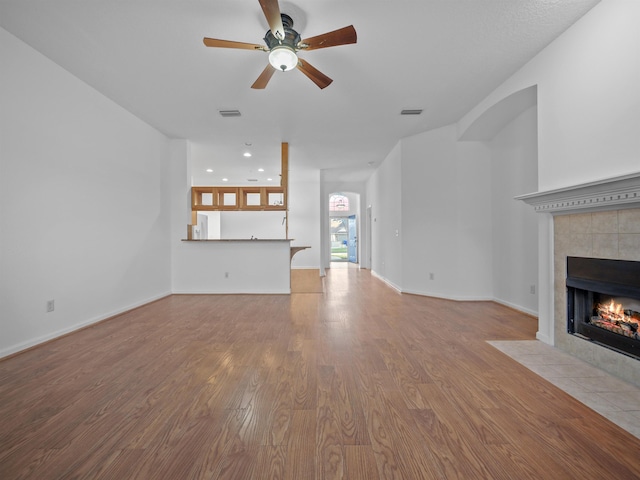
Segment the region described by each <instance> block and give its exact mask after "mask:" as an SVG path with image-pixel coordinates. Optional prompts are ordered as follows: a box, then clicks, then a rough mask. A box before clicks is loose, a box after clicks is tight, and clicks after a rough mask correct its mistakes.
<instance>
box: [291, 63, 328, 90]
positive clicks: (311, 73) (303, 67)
mask: <svg viewBox="0 0 640 480" xmlns="http://www.w3.org/2000/svg"><path fill="white" fill-rule="evenodd" d="M297 68H298V70H300V71H301V72H302V73H304V74H305V75H306V76H307V77H309V78H310V79H311V81H312V82H313V83H315V84H316V85H317V86H319V87H320V88H325V87H328V86H329V85H331V82H333V80H332V79H331V78H329V77H327V76H326V75H325V74H324V73H322V72H321V71H320V70H318V69H317V68H315V67H314V66H313V65H311V64H310V63H309V62H307V61H306V60H302V59H301V58H298V67H297Z"/></svg>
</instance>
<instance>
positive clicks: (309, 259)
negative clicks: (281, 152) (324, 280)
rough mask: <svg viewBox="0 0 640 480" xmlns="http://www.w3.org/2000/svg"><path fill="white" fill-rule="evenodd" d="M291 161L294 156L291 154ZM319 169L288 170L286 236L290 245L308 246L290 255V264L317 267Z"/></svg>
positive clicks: (319, 240)
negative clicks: (287, 230) (291, 256)
mask: <svg viewBox="0 0 640 480" xmlns="http://www.w3.org/2000/svg"><path fill="white" fill-rule="evenodd" d="M290 162H291V163H294V162H295V158H294V157H291V158H290ZM320 211H321V208H320V171H319V170H315V171H313V172H299V171H298V170H297V169H295V167H294V168H292V169H291V171H290V173H289V238H292V239H293V241H292V242H291V245H292V246H309V247H311V248H309V249H306V250H302V251H300V252H298V253H296V255H295V256H294V257H293V260H292V261H291V268H318V269H319V268H320V257H321V243H322V242H321V239H320V235H321V233H320V232H321V220H320Z"/></svg>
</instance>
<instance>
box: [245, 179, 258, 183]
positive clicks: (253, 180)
mask: <svg viewBox="0 0 640 480" xmlns="http://www.w3.org/2000/svg"><path fill="white" fill-rule="evenodd" d="M257 181H258V179H257V178H247V182H257Z"/></svg>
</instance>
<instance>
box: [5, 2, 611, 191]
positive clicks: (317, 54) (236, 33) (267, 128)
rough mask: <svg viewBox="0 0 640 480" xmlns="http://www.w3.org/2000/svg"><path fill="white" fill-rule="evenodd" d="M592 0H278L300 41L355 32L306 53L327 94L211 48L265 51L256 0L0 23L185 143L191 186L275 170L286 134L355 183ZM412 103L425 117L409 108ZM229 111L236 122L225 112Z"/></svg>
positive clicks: (308, 164) (91, 11) (496, 79)
mask: <svg viewBox="0 0 640 480" xmlns="http://www.w3.org/2000/svg"><path fill="white" fill-rule="evenodd" d="M596 3H598V0H395V1H389V0H384V1H383V0H349V1H346V0H297V1H295V2H289V1H281V2H280V10H281V11H282V12H283V13H287V14H289V15H290V16H291V17H292V18H293V20H294V22H295V25H294V28H295V29H296V30H297V31H298V32H300V33H301V35H302V37H303V38H304V37H311V36H315V35H318V34H321V33H324V32H327V31H331V30H335V29H337V28H341V27H344V26H347V25H351V24H353V25H354V26H355V28H356V31H357V33H358V43H357V44H355V45H344V46H340V47H334V48H327V49H323V50H315V51H310V52H302V53H301V54H300V56H301V57H303V58H304V59H305V60H307V61H309V62H310V63H311V64H312V65H313V66H314V67H316V68H317V69H319V70H320V71H322V72H323V73H325V74H326V75H328V76H329V77H331V78H332V79H333V80H334V81H333V83H332V84H331V85H330V86H329V87H327V88H326V89H324V90H320V89H319V88H318V87H316V86H315V85H314V84H313V83H312V82H311V81H310V80H309V79H307V78H306V77H305V76H304V75H303V74H302V73H301V72H299V71H292V72H286V73H280V72H276V73H275V74H274V76H273V78H272V79H271V82H270V83H269V85H268V86H267V88H266V89H265V90H252V89H251V88H250V86H251V84H252V83H253V81H254V80H255V79H256V78H257V76H258V75H259V74H260V72H261V71H262V69H263V68H264V67H265V65H266V64H267V54H266V53H264V52H253V51H248V50H231V49H219V48H207V47H205V46H204V45H203V43H202V38H203V37H205V36H207V37H214V38H221V39H226V40H235V41H241V42H249V43H260V44H261V43H262V38H263V37H264V34H265V32H266V31H267V29H268V27H267V23H266V21H265V19H264V17H263V14H262V10H261V8H260V5H259V3H258V0H228V1H217V0H206V1H205V0H129V1H126V2H125V1H116V0H83V1H81V0H55V1H51V0H0V26H2V27H3V28H4V29H6V30H8V31H9V32H10V33H12V34H14V35H15V36H17V37H18V38H20V39H21V40H23V41H24V42H26V43H27V44H29V45H31V46H32V47H33V48H35V49H36V50H38V51H40V52H41V53H43V54H44V55H46V56H47V57H49V58H50V59H51V60H53V61H54V62H56V63H57V64H59V65H61V66H62V67H63V68H65V69H66V70H68V71H69V72H71V73H72V74H74V75H75V76H77V77H79V78H80V79H82V80H83V81H85V82H86V83H88V84H89V85H91V86H93V87H94V88H96V89H97V90H99V91H100V92H102V93H103V94H104V95H106V96H107V97H109V98H111V99H112V100H114V101H115V102H117V103H118V104H120V105H121V106H123V107H124V108H126V109H127V110H129V111H131V112H132V113H133V114H135V115H137V116H138V117H139V118H141V119H143V120H144V121H146V122H147V123H149V124H150V125H152V126H154V127H156V128H157V129H158V130H160V131H161V132H163V133H165V134H166V135H168V136H170V137H173V138H187V139H189V140H191V141H192V142H193V157H194V164H193V169H192V172H193V175H194V178H195V179H196V181H198V182H205V183H211V184H215V183H218V182H219V179H220V178H221V177H222V176H226V177H229V179H230V183H231V184H242V183H244V181H245V180H246V178H248V177H254V178H255V177H259V176H260V175H264V178H266V175H272V173H271V172H272V171H273V169H277V167H278V166H279V160H280V143H281V142H289V144H290V162H291V172H292V175H294V176H295V175H298V176H302V175H305V173H306V171H308V170H310V169H314V168H320V169H323V170H326V171H325V173H324V175H325V178H328V179H347V180H361V179H363V178H366V176H367V175H368V174H369V173H370V172H371V171H372V169H373V168H375V165H377V164H379V163H380V162H381V161H382V160H383V159H384V158H385V156H386V155H387V154H388V153H389V151H390V150H391V148H392V147H393V146H394V145H395V143H396V142H397V141H398V140H399V139H400V138H402V137H405V136H408V135H412V134H415V133H418V132H421V131H426V130H430V129H433V128H437V127H440V126H443V125H447V124H450V123H453V122H455V121H457V120H459V119H460V118H461V117H462V116H463V115H464V114H465V113H466V112H468V111H469V110H470V109H471V108H472V107H473V106H475V105H476V104H477V103H478V102H479V101H480V100H482V99H483V98H484V97H485V96H486V95H487V94H488V93H490V92H491V91H492V90H493V89H494V88H495V87H496V86H498V85H499V84H500V83H502V82H503V81H504V80H505V79H506V78H507V77H508V76H510V75H511V74H512V73H513V72H515V71H516V70H517V69H518V68H520V67H521V66H522V65H523V64H525V63H526V62H527V61H528V60H530V59H531V58H532V57H533V56H534V55H536V54H537V53H538V52H539V51H540V50H541V49H543V48H544V47H545V46H546V45H548V44H549V43H550V42H551V41H553V39H555V38H556V37H557V36H558V35H560V34H561V33H562V32H563V31H564V30H566V29H567V28H568V27H569V26H570V25H572V24H573V23H574V22H575V21H576V20H577V19H579V18H580V17H581V16H582V15H584V14H585V13H586V12H587V11H588V10H589V9H591V8H592V7H593V6H594V5H595V4H596ZM43 81H46V79H43ZM404 108H421V109H424V112H423V114H422V115H420V116H408V117H405V116H400V111H401V110H402V109H404ZM225 109H238V110H240V111H241V113H242V116H241V117H239V118H222V117H221V116H220V115H219V114H218V111H219V110H225ZM245 143H251V147H250V150H251V151H252V153H253V157H251V158H250V159H246V158H244V157H243V156H242V153H243V151H244V150H245V149H246V148H247V147H246V146H245ZM258 167H264V168H265V170H266V171H265V172H264V174H263V173H261V172H258V171H257V168H258ZM206 168H212V169H213V170H214V172H213V173H212V174H206V173H204V170H205V169H206ZM264 178H263V177H260V180H261V183H266V182H263V180H264Z"/></svg>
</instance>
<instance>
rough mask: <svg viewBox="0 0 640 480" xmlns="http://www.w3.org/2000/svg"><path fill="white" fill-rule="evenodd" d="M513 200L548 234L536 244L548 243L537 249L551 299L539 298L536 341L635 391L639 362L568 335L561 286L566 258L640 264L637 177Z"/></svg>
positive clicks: (564, 293)
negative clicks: (525, 207) (536, 216)
mask: <svg viewBox="0 0 640 480" xmlns="http://www.w3.org/2000/svg"><path fill="white" fill-rule="evenodd" d="M517 198H518V199H519V200H523V201H525V202H526V203H528V204H530V205H532V206H534V208H535V210H536V212H538V213H541V214H544V215H543V218H542V219H541V222H540V223H539V224H540V226H541V227H542V230H547V232H545V233H547V234H548V235H547V238H544V237H545V233H543V235H542V236H541V240H542V242H543V243H550V245H546V246H545V245H542V247H541V248H540V251H539V256H540V261H539V265H540V268H541V270H542V275H541V276H540V278H541V282H540V283H541V285H540V290H539V291H540V293H541V294H542V289H543V288H544V287H545V285H544V283H545V278H544V277H545V274H544V271H545V270H549V271H548V276H549V277H550V278H549V279H548V281H547V282H546V283H551V284H552V286H551V285H548V286H547V288H548V289H549V290H550V289H551V288H553V295H541V304H540V306H539V307H540V308H539V310H540V322H539V334H538V337H539V338H541V339H542V340H545V341H547V342H550V343H553V345H554V346H555V347H556V348H558V349H560V350H563V351H565V352H567V353H569V354H571V355H573V356H575V357H578V358H580V359H582V360H584V361H586V362H588V363H590V364H592V365H595V366H597V367H599V368H601V369H603V370H605V371H607V372H609V373H611V374H613V375H615V376H618V377H620V378H622V379H623V380H626V381H628V382H630V383H632V384H634V385H636V386H639V387H640V360H636V359H633V358H630V357H628V356H626V355H622V354H620V353H617V352H615V351H612V350H610V349H608V348H605V347H602V346H600V345H596V344H593V343H591V342H589V341H586V340H583V339H581V338H578V337H576V336H574V335H571V334H569V333H567V291H566V286H565V282H566V268H567V267H566V259H567V256H576V257H592V258H608V259H619V260H634V261H640V174H635V175H627V176H624V177H617V178H614V179H607V180H603V181H599V182H592V183H589V184H583V185H578V186H575V187H569V188H564V189H559V190H554V191H548V192H539V193H534V194H530V195H523V196H520V197H517ZM545 257H547V258H545ZM551 264H552V265H553V266H552V267H551V266H550V265H551ZM547 265H548V266H549V267H548V268H547ZM551 279H552V281H551ZM545 302H546V303H549V305H546V306H545V305H544V303H545ZM545 312H547V314H546V315H545ZM545 316H549V317H551V318H545ZM545 331H546V332H547V334H544V333H543V334H542V335H541V334H540V332H545Z"/></svg>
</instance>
